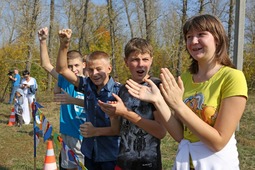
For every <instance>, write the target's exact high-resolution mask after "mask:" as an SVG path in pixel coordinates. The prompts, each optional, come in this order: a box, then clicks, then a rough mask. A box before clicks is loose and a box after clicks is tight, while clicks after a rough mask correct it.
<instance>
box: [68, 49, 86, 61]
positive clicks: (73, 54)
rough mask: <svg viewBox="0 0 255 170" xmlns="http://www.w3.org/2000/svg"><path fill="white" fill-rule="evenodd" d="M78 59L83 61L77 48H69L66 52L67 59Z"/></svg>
mask: <svg viewBox="0 0 255 170" xmlns="http://www.w3.org/2000/svg"><path fill="white" fill-rule="evenodd" d="M76 58H77V59H80V61H82V62H84V61H83V56H82V54H81V52H80V51H77V50H70V51H68V52H67V60H70V59H76Z"/></svg>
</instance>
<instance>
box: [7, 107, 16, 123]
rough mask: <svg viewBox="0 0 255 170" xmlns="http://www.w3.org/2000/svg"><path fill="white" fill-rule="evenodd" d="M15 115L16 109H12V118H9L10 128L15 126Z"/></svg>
mask: <svg viewBox="0 0 255 170" xmlns="http://www.w3.org/2000/svg"><path fill="white" fill-rule="evenodd" d="M15 123H16V122H15V113H14V108H12V112H11V115H10V118H9V123H8V126H13V125H15Z"/></svg>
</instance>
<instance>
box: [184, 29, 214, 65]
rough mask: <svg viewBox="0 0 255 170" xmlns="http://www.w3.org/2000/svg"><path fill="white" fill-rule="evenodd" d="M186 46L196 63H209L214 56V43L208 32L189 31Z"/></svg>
mask: <svg viewBox="0 0 255 170" xmlns="http://www.w3.org/2000/svg"><path fill="white" fill-rule="evenodd" d="M186 45H187V50H188V52H189V54H190V55H191V56H192V57H193V58H194V59H195V60H197V61H198V62H203V61H211V60H212V59H213V58H214V56H215V51H216V42H215V39H214V37H213V35H212V34H211V33H210V32H209V31H196V30H191V31H189V32H188V33H187V34H186Z"/></svg>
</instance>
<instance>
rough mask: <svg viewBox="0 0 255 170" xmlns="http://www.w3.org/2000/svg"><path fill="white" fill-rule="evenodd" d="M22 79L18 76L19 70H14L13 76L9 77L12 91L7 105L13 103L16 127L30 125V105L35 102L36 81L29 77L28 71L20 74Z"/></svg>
mask: <svg viewBox="0 0 255 170" xmlns="http://www.w3.org/2000/svg"><path fill="white" fill-rule="evenodd" d="M22 76H23V78H21V76H20V75H19V70H18V69H17V68H15V69H14V70H13V75H9V79H10V80H11V81H12V89H11V93H10V99H9V102H8V104H13V103H14V112H15V117H16V123H17V125H18V126H22V124H23V123H24V124H30V121H31V104H32V102H33V101H34V100H35V94H36V91H37V88H38V85H37V82H36V79H35V78H33V77H31V76H30V72H29V71H28V70H24V71H23V72H22Z"/></svg>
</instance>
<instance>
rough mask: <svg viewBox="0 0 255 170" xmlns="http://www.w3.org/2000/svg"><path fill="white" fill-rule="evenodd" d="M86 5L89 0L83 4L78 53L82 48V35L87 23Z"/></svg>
mask: <svg viewBox="0 0 255 170" xmlns="http://www.w3.org/2000/svg"><path fill="white" fill-rule="evenodd" d="M88 3H89V0H86V1H85V4H84V11H83V19H82V25H81V34H80V38H79V47H78V49H79V51H81V49H82V48H84V43H83V41H84V35H85V25H86V22H87V14H88Z"/></svg>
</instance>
